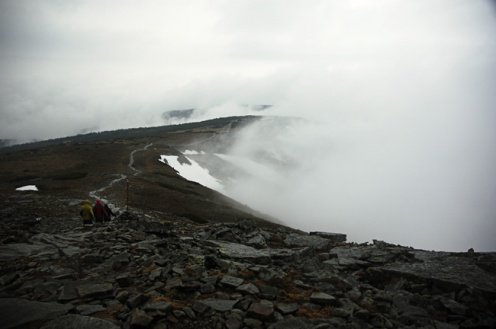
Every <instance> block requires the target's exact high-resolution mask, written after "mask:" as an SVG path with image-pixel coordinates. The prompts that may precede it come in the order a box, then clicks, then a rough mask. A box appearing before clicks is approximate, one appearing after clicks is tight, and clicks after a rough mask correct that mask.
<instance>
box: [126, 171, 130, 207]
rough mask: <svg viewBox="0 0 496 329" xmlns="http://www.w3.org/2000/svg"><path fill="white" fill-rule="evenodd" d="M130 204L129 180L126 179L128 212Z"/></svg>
mask: <svg viewBox="0 0 496 329" xmlns="http://www.w3.org/2000/svg"><path fill="white" fill-rule="evenodd" d="M128 204H129V179H127V178H126V211H127V210H128Z"/></svg>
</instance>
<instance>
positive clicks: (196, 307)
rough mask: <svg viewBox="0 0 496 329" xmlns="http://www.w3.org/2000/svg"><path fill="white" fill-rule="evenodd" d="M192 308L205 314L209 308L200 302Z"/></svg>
mask: <svg viewBox="0 0 496 329" xmlns="http://www.w3.org/2000/svg"><path fill="white" fill-rule="evenodd" d="M192 308H193V310H194V311H195V312H196V313H198V314H203V313H205V311H206V310H208V306H207V305H206V304H203V303H200V302H195V303H194V304H193V306H192Z"/></svg>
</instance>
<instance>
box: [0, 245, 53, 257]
mask: <svg viewBox="0 0 496 329" xmlns="http://www.w3.org/2000/svg"><path fill="white" fill-rule="evenodd" d="M58 254H59V253H58V250H57V248H55V247H54V246H51V245H47V244H44V243H35V244H29V243H9V244H5V245H0V261H11V260H14V259H18V258H20V257H34V256H36V257H37V258H43V259H47V258H48V259H50V258H53V257H58Z"/></svg>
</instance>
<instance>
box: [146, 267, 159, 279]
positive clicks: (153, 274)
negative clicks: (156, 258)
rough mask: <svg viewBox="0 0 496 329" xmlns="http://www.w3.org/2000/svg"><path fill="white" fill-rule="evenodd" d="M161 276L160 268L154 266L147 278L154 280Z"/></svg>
mask: <svg viewBox="0 0 496 329" xmlns="http://www.w3.org/2000/svg"><path fill="white" fill-rule="evenodd" d="M161 276H162V268H160V267H159V268H156V269H154V270H153V271H151V273H150V275H149V276H148V278H149V279H150V281H155V280H157V279H158V278H160V277H161Z"/></svg>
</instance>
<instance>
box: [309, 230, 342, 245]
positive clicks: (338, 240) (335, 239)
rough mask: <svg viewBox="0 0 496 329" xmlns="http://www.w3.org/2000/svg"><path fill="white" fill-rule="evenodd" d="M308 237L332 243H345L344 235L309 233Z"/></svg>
mask: <svg viewBox="0 0 496 329" xmlns="http://www.w3.org/2000/svg"><path fill="white" fill-rule="evenodd" d="M310 235H316V236H320V237H321V238H324V239H327V240H330V241H331V242H332V243H341V242H346V234H342V233H327V232H310Z"/></svg>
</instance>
